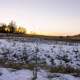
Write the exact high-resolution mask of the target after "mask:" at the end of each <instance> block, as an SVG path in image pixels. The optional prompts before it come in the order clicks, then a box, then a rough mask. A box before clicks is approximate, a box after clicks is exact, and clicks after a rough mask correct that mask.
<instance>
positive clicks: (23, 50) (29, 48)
mask: <svg viewBox="0 0 80 80" xmlns="http://www.w3.org/2000/svg"><path fill="white" fill-rule="evenodd" d="M36 52H37V58H38V62H39V63H40V64H42V63H45V64H47V65H49V66H59V65H63V66H65V67H66V66H71V67H73V68H75V69H76V68H78V69H80V44H79V43H78V44H77V43H68V42H67V43H65V42H58V43H55V42H54V41H53V42H52V43H49V42H47V43H43V42H38V41H36V42H19V41H12V40H5V39H1V40H0V59H6V61H7V60H8V61H11V60H12V61H13V62H15V63H21V62H22V63H23V62H24V63H26V62H28V63H34V62H35V61H34V60H35V56H36V55H35V53H36Z"/></svg>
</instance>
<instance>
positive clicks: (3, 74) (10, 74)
mask: <svg viewBox="0 0 80 80" xmlns="http://www.w3.org/2000/svg"><path fill="white" fill-rule="evenodd" d="M50 75H51V77H50ZM32 77H33V75H32V71H30V70H26V69H22V70H13V69H10V68H0V80H32ZM37 80H80V78H78V77H74V76H71V75H68V74H59V73H57V74H55V73H54V74H50V73H48V72H46V71H44V70H40V71H39V72H38V78H37Z"/></svg>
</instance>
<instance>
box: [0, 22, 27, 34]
mask: <svg viewBox="0 0 80 80" xmlns="http://www.w3.org/2000/svg"><path fill="white" fill-rule="evenodd" d="M0 33H22V34H25V33H26V29H25V28H23V27H20V26H19V27H18V26H17V25H16V23H15V22H13V21H11V22H10V23H9V24H8V25H6V24H1V25H0Z"/></svg>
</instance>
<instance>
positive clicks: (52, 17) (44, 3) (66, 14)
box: [0, 0, 80, 35]
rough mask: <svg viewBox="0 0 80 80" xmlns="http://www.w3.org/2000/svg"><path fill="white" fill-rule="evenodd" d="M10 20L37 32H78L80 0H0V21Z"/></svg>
mask: <svg viewBox="0 0 80 80" xmlns="http://www.w3.org/2000/svg"><path fill="white" fill-rule="evenodd" d="M11 20H13V21H15V22H16V24H17V25H21V26H24V27H26V28H27V29H28V31H33V32H36V33H39V34H45V35H73V34H78V33H80V0H0V23H9V22H10V21H11Z"/></svg>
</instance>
